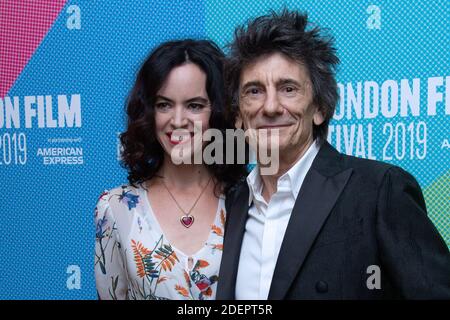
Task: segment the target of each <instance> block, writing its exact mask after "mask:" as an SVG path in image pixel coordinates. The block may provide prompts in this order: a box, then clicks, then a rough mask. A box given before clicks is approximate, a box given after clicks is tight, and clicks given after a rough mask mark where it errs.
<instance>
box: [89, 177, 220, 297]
mask: <svg viewBox="0 0 450 320" xmlns="http://www.w3.org/2000/svg"><path fill="white" fill-rule="evenodd" d="M95 223H96V243H95V280H96V286H97V294H98V297H99V299H156V300H159V299H195V300H197V299H198V300H208V299H214V298H215V295H216V287H217V280H218V274H219V267H220V260H221V258H222V248H223V247H222V244H223V230H224V224H225V201H224V198H223V197H221V198H220V199H219V205H218V208H217V212H216V217H215V220H214V223H213V225H212V226H211V230H210V233H209V237H208V239H207V241H206V243H205V245H204V246H203V247H202V248H201V249H200V250H199V251H197V252H196V253H195V254H193V255H191V256H187V255H185V254H184V253H183V252H181V251H179V250H178V249H177V248H175V247H174V246H173V245H171V244H170V243H169V242H168V241H167V238H166V237H165V235H164V233H163V231H162V229H161V227H160V225H159V223H158V221H157V220H156V217H155V215H154V214H153V211H152V208H151V206H150V203H149V201H148V197H147V192H146V190H145V189H144V188H143V187H142V185H139V186H138V187H137V188H135V187H132V186H130V185H123V186H121V187H118V188H115V189H112V190H110V191H105V192H104V193H102V194H101V195H100V198H99V199H98V203H97V205H96V207H95ZM190 259H192V260H191V261H189V260H190ZM189 262H190V263H189ZM189 266H191V268H189Z"/></svg>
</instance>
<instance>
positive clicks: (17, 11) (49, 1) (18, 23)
mask: <svg viewBox="0 0 450 320" xmlns="http://www.w3.org/2000/svg"><path fill="white" fill-rule="evenodd" d="M65 2H66V0H39V1H36V0H1V1H0V97H4V96H5V95H6V94H7V93H8V91H9V89H10V88H11V87H12V85H13V84H14V82H15V81H16V79H17V78H18V76H19V75H20V73H21V72H22V70H23V68H24V67H25V66H26V64H27V63H28V61H29V60H30V58H31V56H32V55H33V53H34V52H35V51H36V49H37V47H38V46H39V44H40V43H41V42H42V40H43V39H44V37H45V35H46V34H47V32H48V31H49V29H50V28H51V26H52V24H53V22H54V21H55V19H56V18H57V17H58V14H59V13H60V11H61V10H62V8H63V7H64V4H65ZM61 27H64V26H61Z"/></svg>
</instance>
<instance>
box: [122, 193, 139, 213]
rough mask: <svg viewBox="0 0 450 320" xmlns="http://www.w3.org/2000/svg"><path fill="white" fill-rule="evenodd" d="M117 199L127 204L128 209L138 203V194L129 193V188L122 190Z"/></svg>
mask: <svg viewBox="0 0 450 320" xmlns="http://www.w3.org/2000/svg"><path fill="white" fill-rule="evenodd" d="M119 201H120V202H122V203H125V204H127V205H128V210H131V209H133V208H136V204H138V203H139V196H138V195H135V194H133V193H131V190H128V191H125V190H122V194H121V195H120V196H119Z"/></svg>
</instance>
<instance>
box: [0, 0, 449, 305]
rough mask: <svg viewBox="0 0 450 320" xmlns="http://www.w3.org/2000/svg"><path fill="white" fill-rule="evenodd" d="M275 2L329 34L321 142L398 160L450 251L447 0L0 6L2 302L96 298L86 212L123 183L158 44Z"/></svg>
mask: <svg viewBox="0 0 450 320" xmlns="http://www.w3.org/2000/svg"><path fill="white" fill-rule="evenodd" d="M283 6H286V7H288V8H296V9H299V10H302V11H306V12H308V13H309V16H310V18H311V20H312V21H314V22H315V23H317V24H318V25H320V26H321V27H325V28H327V29H328V31H329V32H330V33H331V34H333V35H334V37H335V39H336V45H337V48H338V55H339V57H340V59H341V65H340V67H339V70H338V75H337V78H338V82H339V92H340V101H339V105H338V107H337V109H336V114H335V116H334V119H333V121H332V123H331V126H330V133H329V141H330V142H331V143H332V144H333V145H334V146H335V147H336V148H337V149H338V150H340V151H341V152H344V153H347V154H351V155H355V156H357V157H362V158H370V159H376V160H382V161H386V162H390V163H393V164H396V165H400V166H401V167H403V168H405V169H406V170H408V171H409V172H411V173H412V174H413V175H414V176H415V177H416V178H417V180H418V182H419V184H420V185H421V187H422V189H423V191H424V195H425V199H426V204H427V208H428V211H429V216H430V218H431V219H432V221H433V223H434V224H435V225H436V227H437V228H438V230H439V232H440V233H441V234H442V236H443V238H444V239H445V241H446V243H447V245H448V246H450V183H449V181H450V121H449V120H450V51H449V48H450V33H449V31H450V23H449V22H450V21H449V17H450V3H449V2H448V1H447V0H435V1H430V0H421V1H406V0H405V1H389V0H370V1H366V0H359V1H358V0H336V1H322V0H314V1H309V0H308V1H306V0H305V1H300V0H298V1H268V0H267V1H262V0H255V1H251V0H248V1H246V0H240V1H231V0H230V1H219V0H203V1H202V0H177V1H174V0H159V1H153V0H140V1H119V0H117V1H116V0H112V1H101V0H78V1H72V0H68V1H65V0H40V1H34V0H2V1H1V2H0V179H1V183H0V186H1V187H0V189H1V193H0V194H1V197H0V208H1V221H0V241H1V243H0V260H1V262H0V266H1V267H0V298H1V299H19V298H20V299H95V298H96V290H95V281H94V273H93V269H94V242H95V226H94V222H93V221H94V206H95V203H96V201H97V198H98V196H99V195H100V194H101V192H102V191H103V190H104V189H109V188H112V187H115V186H117V185H119V184H121V183H124V182H126V172H125V171H124V169H122V168H121V167H120V164H119V152H120V145H119V140H118V136H119V133H120V132H121V131H123V130H124V128H125V116H124V106H125V99H126V97H127V94H128V92H129V90H130V88H131V86H132V83H133V80H134V77H135V75H136V72H137V69H138V67H139V65H140V64H141V63H142V61H143V60H144V58H145V57H146V56H147V55H148V53H149V52H150V51H151V50H152V48H154V47H155V46H156V45H158V44H159V43H161V42H163V41H166V40H170V39H180V38H187V37H190V38H208V39H212V40H214V41H216V42H217V43H218V44H219V45H220V46H221V47H222V48H224V49H225V45H226V44H227V43H228V42H229V41H230V40H231V39H232V35H233V30H234V28H235V27H236V26H237V25H239V24H242V23H244V22H245V21H247V20H248V19H249V18H251V17H255V16H258V15H262V14H266V13H268V12H269V11H270V10H271V9H273V10H279V9H280V8H282V7H283Z"/></svg>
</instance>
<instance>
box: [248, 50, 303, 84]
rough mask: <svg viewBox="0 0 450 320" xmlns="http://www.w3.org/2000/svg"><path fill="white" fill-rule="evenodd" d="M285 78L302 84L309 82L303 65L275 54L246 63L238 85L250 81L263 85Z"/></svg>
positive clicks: (282, 55) (280, 54)
mask: <svg viewBox="0 0 450 320" xmlns="http://www.w3.org/2000/svg"><path fill="white" fill-rule="evenodd" d="M286 78H292V79H295V80H297V81H299V82H303V81H307V80H309V73H308V70H307V68H306V66H305V65H304V64H302V63H300V62H299V61H296V60H294V59H291V58H289V57H287V56H286V55H284V54H282V53H278V52H277V53H272V54H267V55H263V56H260V57H258V58H257V59H255V60H254V61H251V62H250V63H247V64H246V65H245V66H244V67H243V68H242V72H241V77H240V85H241V86H242V85H245V83H247V82H250V81H251V82H261V83H265V82H267V81H274V82H276V81H279V80H280V79H286Z"/></svg>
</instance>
